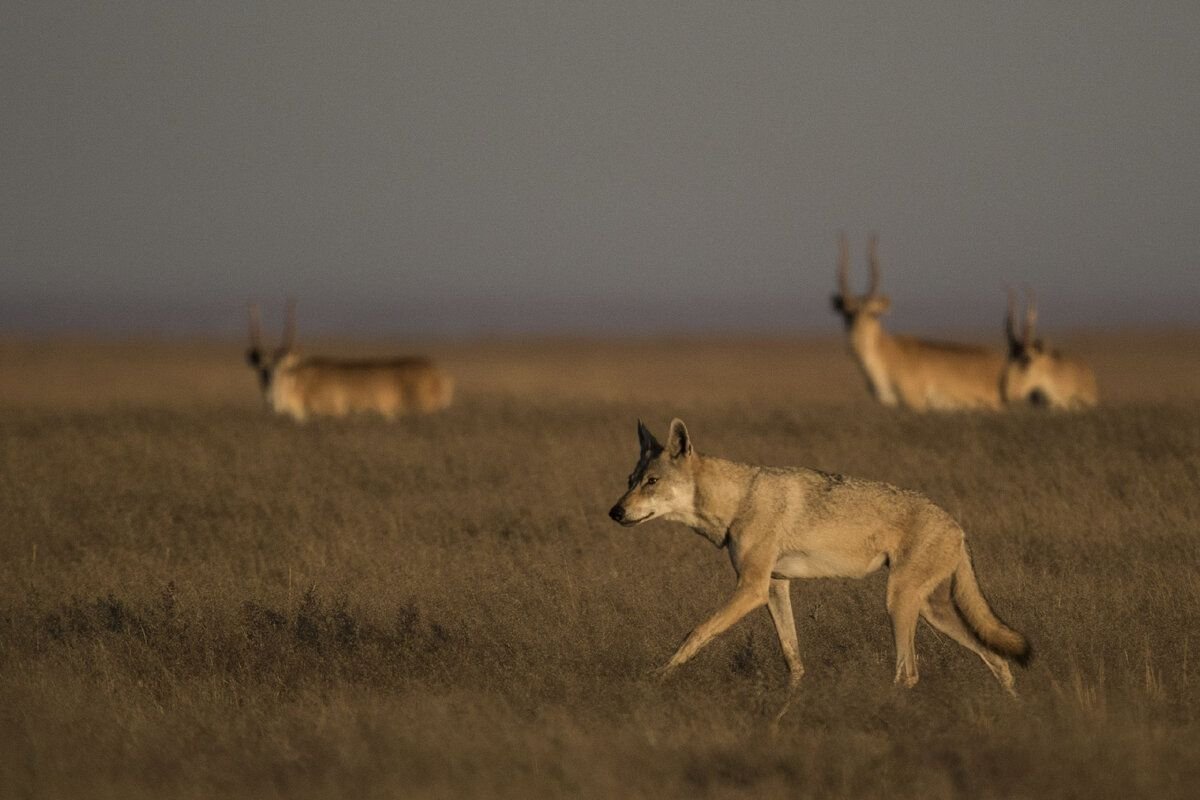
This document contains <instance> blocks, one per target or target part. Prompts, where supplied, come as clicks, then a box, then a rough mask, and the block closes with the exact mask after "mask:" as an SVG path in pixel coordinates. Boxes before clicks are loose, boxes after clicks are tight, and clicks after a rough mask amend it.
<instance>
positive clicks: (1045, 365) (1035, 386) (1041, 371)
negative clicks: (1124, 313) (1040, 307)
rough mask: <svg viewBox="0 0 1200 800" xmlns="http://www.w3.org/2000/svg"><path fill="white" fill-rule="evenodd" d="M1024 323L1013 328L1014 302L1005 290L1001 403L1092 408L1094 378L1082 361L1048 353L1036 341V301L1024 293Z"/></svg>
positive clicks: (1030, 293)
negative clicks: (1005, 344)
mask: <svg viewBox="0 0 1200 800" xmlns="http://www.w3.org/2000/svg"><path fill="white" fill-rule="evenodd" d="M1025 291H1026V304H1025V321H1024V324H1023V325H1022V326H1021V328H1020V330H1018V328H1017V300H1016V295H1015V293H1014V292H1013V290H1012V289H1009V290H1008V318H1007V320H1006V321H1005V333H1006V335H1007V337H1008V365H1007V366H1006V367H1005V369H1004V378H1003V380H1002V382H1001V390H1002V391H1003V394H1004V400H1005V402H1007V403H1009V404H1010V405H1012V404H1019V403H1029V404H1030V405H1035V406H1048V407H1050V408H1060V409H1081V408H1092V407H1093V406H1095V405H1096V404H1097V403H1098V402H1099V394H1098V392H1097V389H1096V374H1095V373H1094V372H1092V368H1091V367H1089V366H1088V365H1087V364H1085V363H1083V362H1082V361H1080V360H1078V359H1074V358H1067V357H1066V356H1063V355H1062V354H1060V353H1059V352H1058V351H1057V350H1049V349H1048V348H1047V347H1046V346H1045V344H1043V343H1042V340H1041V339H1038V338H1037V298H1036V297H1034V295H1033V290H1032V289H1026V290H1025Z"/></svg>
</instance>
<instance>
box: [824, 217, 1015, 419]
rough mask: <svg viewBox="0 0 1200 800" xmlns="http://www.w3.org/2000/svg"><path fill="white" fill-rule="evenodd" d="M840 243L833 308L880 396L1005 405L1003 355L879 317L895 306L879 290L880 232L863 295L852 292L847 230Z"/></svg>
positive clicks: (913, 402) (916, 403)
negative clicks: (909, 331) (891, 329)
mask: <svg viewBox="0 0 1200 800" xmlns="http://www.w3.org/2000/svg"><path fill="white" fill-rule="evenodd" d="M838 244H839V249H838V293H837V294H835V295H834V296H833V308H834V310H835V311H837V313H839V314H841V315H842V319H843V321H844V322H845V323H846V332H847V334H848V336H849V339H850V350H851V352H853V354H854V357H855V358H856V359H857V360H858V365H859V367H861V368H862V371H863V374H864V375H865V376H866V379H867V386H868V387H869V388H870V390H871V394H873V395H874V396H875V399H876V400H878V401H879V402H880V403H883V404H884V405H885V406H897V405H903V406H906V407H908V408H911V409H913V410H915V411H948V410H955V409H972V408H974V409H1000V408H1002V407H1003V403H1002V401H1001V398H1000V374H1001V373H1002V372H1003V371H1004V357H1003V356H1002V355H1001V354H1000V353H998V352H995V351H993V350H990V349H988V348H984V347H976V346H972V345H962V344H949V343H943V342H928V341H923V340H921V339H916V338H914V337H911V336H893V335H892V334H890V333H888V332H887V331H885V330H884V329H883V323H882V321H881V319H880V318H881V317H882V316H883V315H884V314H886V313H887V311H888V309H889V308H890V307H891V300H889V299H888V297H887V295H884V294H880V293H879V258H878V254H877V252H876V251H877V246H878V237H877V236H874V235H872V236H871V239H870V243H869V245H868V251H867V253H868V255H867V261H868V264H869V265H870V269H871V284H870V287H869V288H868V289H867V293H866V294H863V295H855V294H852V293H851V292H850V277H849V270H850V246H849V244H848V243H847V241H846V235H845V234H842V236H841V238H840V240H839V243H838Z"/></svg>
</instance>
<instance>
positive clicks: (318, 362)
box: [246, 300, 454, 422]
mask: <svg viewBox="0 0 1200 800" xmlns="http://www.w3.org/2000/svg"><path fill="white" fill-rule="evenodd" d="M249 316H250V349H249V350H247V351H246V361H247V362H248V363H249V364H250V366H251V367H253V368H254V370H255V372H257V373H258V381H259V385H260V386H261V388H262V393H263V399H264V400H265V401H266V404H267V407H268V408H270V409H271V410H272V411H274V412H275V413H276V414H285V415H288V416H290V417H291V418H292V419H294V420H295V421H296V422H304V421H305V420H307V419H308V418H309V417H310V416H315V415H322V416H333V417H342V416H345V415H347V414H349V413H351V412H357V411H374V412H376V413H378V414H381V415H383V416H384V417H385V418H387V419H393V418H395V417H396V416H397V415H400V414H406V413H410V412H415V413H423V412H431V411H439V410H441V409H443V408H446V407H447V406H448V405H450V401H451V399H452V397H453V394H454V381H453V379H452V378H450V376H449V375H447V374H446V373H444V372H442V371H441V370H440V369H438V368H437V367H436V366H435V365H434V364H433V363H431V362H430V361H429V360H428V359H425V358H397V359H370V360H366V359H362V360H353V359H334V358H320V357H301V356H299V355H297V354H296V353H295V352H293V344H294V342H295V337H296V305H295V303H294V302H293V301H290V300H289V301H288V304H287V312H286V319H285V322H284V328H283V340H282V342H281V343H280V345H279V347H278V348H276V349H275V352H274V353H273V354H271V355H266V351H265V350H264V349H263V346H262V330H261V322H260V317H259V311H258V305H257V304H254V303H252V304H250V306H249Z"/></svg>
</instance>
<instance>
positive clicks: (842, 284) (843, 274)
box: [838, 231, 850, 301]
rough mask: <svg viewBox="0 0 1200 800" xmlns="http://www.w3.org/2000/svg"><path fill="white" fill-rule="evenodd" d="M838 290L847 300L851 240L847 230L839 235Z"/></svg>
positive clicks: (848, 294)
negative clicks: (847, 236) (847, 237)
mask: <svg viewBox="0 0 1200 800" xmlns="http://www.w3.org/2000/svg"><path fill="white" fill-rule="evenodd" d="M838 291H839V292H841V295H842V297H843V298H844V299H846V300H847V301H848V300H849V298H850V242H849V241H848V240H847V239H846V232H845V231H842V232H841V233H840V234H839V235H838Z"/></svg>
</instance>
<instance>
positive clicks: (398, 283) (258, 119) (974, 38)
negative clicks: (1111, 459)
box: [0, 0, 1200, 334]
mask: <svg viewBox="0 0 1200 800" xmlns="http://www.w3.org/2000/svg"><path fill="white" fill-rule="evenodd" d="M0 67H2V69H3V80H2V81H0V114H2V117H0V147H2V148H3V151H2V153H3V157H2V161H0V186H2V187H3V189H2V190H0V191H2V196H0V202H2V204H3V205H2V208H0V270H2V271H0V312H2V313H3V317H0V328H6V329H13V328H17V329H54V328H56V327H71V328H76V329H78V328H89V327H90V328H99V329H109V330H118V331H130V330H135V329H138V328H141V327H146V328H151V329H163V330H170V331H210V332H213V333H230V332H233V331H237V330H240V325H241V318H240V316H239V315H240V304H241V303H242V302H243V301H244V299H245V298H247V297H252V296H253V297H259V298H262V299H263V300H264V301H266V302H268V303H273V302H274V301H277V300H278V301H280V302H281V300H282V298H283V297H284V296H285V295H287V294H294V295H296V296H297V297H298V298H299V299H300V302H301V308H302V318H301V324H302V326H304V327H305V329H307V330H316V331H321V332H326V333H328V332H333V331H338V330H341V331H348V332H351V333H421V332H432V333H450V334H472V333H480V332H491V331H495V332H516V331H542V330H551V331H568V330H569V331H580V332H586V331H597V332H609V333H611V332H631V333H645V332H651V331H658V330H693V331H694V330H704V329H709V328H712V329H719V330H737V329H746V330H780V331H788V330H827V331H831V332H832V331H836V330H837V322H836V320H835V318H834V317H833V315H832V314H831V313H830V311H829V310H828V295H829V293H830V290H831V288H832V285H833V262H834V256H835V236H836V232H837V230H838V229H840V228H845V229H846V230H847V231H848V232H849V233H850V234H851V236H852V237H853V240H854V245H855V259H856V266H858V267H860V268H862V265H863V262H862V251H863V242H864V240H865V235H866V232H867V231H868V230H869V229H872V228H877V229H878V230H879V231H880V235H881V254H882V257H883V263H884V270H885V271H884V285H885V289H887V290H889V291H890V292H891V294H892V296H893V306H894V308H895V312H894V313H893V315H892V318H891V321H890V323H891V325H892V327H893V328H896V329H903V328H907V329H913V330H936V329H939V328H940V329H945V328H979V327H984V328H986V327H988V326H994V325H996V324H997V322H996V319H997V317H998V316H999V315H1000V314H1002V304H1003V287H1004V285H1005V284H1006V283H1007V282H1014V283H1018V284H1019V283H1022V282H1029V283H1031V284H1033V285H1035V286H1036V287H1037V288H1038V289H1039V291H1040V293H1041V297H1042V320H1043V328H1044V329H1047V330H1052V329H1054V328H1055V327H1059V326H1061V327H1076V326H1086V327H1098V326H1106V325H1131V324H1155V323H1157V324H1173V325H1178V324H1196V323H1197V322H1200V311H1198V305H1200V277H1198V275H1197V267H1198V266H1200V224H1198V223H1200V4H1198V3H1196V2H1194V0H1192V1H1189V2H1141V3H1127V2H1095V1H1093V2H1044V1H1043V2H1036V3H1021V2H1005V3H963V2H961V1H955V2H926V3H916V4H910V3H847V2H823V1H822V2H803V3H801V2H773V3H751V2H729V3H711V2H701V3H653V4H651V3H615V2H603V3H574V2H572V3H492V2H464V3H451V2H445V3H443V2H437V3H420V4H418V3H403V2H401V3H397V2H385V3H377V2H359V3H351V4H341V3H309V2H297V1H295V0H293V1H292V2H286V3H271V4H249V3H245V2H208V3H199V4H189V5H187V6H186V7H185V6H184V5H183V4H176V3H152V2H142V1H140V0H139V1H136V2H135V1H131V2H123V3H88V4H80V3H74V2H72V3H65V2H58V1H57V0H54V1H53V2H48V1H46V0H43V1H42V2H37V3H20V4H16V5H15V6H10V7H9V8H8V9H7V10H6V12H5V23H4V25H3V26H2V27H0ZM859 278H860V279H861V278H862V276H861V275H860V276H859ZM276 313H277V312H276Z"/></svg>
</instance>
